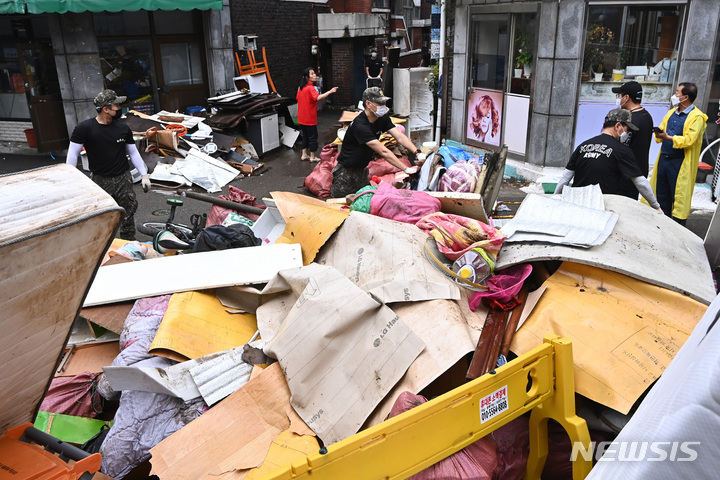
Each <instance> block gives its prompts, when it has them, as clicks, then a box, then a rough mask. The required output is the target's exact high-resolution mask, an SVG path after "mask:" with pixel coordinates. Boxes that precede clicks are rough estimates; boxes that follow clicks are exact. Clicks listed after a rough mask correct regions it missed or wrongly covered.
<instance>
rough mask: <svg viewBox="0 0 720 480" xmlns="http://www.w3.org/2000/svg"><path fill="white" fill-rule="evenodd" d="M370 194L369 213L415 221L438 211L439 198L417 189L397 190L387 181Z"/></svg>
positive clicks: (404, 220) (396, 219) (403, 220)
mask: <svg viewBox="0 0 720 480" xmlns="http://www.w3.org/2000/svg"><path fill="white" fill-rule="evenodd" d="M366 194H367V195H372V199H371V200H370V214H371V215H376V216H378V217H383V218H389V219H391V220H395V221H398V222H404V223H412V224H415V223H417V221H418V220H420V219H421V218H423V217H424V216H425V215H429V214H431V213H435V212H439V211H440V208H441V206H442V205H441V203H440V200H439V199H437V198H435V197H433V196H431V195H428V194H427V193H425V192H418V191H417V190H399V189H397V188H395V187H393V186H392V185H390V184H389V183H387V182H380V184H379V185H378V187H377V190H371V191H368V192H367V193H366Z"/></svg>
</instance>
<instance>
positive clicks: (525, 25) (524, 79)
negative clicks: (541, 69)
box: [510, 13, 537, 95]
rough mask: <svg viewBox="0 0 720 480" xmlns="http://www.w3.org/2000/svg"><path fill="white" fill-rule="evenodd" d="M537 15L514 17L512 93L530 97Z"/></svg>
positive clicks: (523, 14)
mask: <svg viewBox="0 0 720 480" xmlns="http://www.w3.org/2000/svg"><path fill="white" fill-rule="evenodd" d="M535 17H536V14H535V13H520V14H516V15H514V16H513V18H514V20H515V34H514V36H513V57H512V58H513V66H512V67H513V68H512V72H513V75H512V80H511V81H510V93H517V94H520V95H530V81H531V77H532V72H533V64H534V60H535V30H536V28H537V26H536V23H535Z"/></svg>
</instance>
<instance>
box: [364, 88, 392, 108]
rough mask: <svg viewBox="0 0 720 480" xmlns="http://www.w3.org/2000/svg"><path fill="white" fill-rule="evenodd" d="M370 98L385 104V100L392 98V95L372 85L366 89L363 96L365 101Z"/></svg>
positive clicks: (374, 101)
mask: <svg viewBox="0 0 720 480" xmlns="http://www.w3.org/2000/svg"><path fill="white" fill-rule="evenodd" d="M368 100H370V101H371V102H373V103H377V104H378V105H385V102H387V101H388V100H390V97H386V96H385V95H383V91H382V90H381V89H380V87H370V88H366V89H365V91H364V92H363V96H362V101H363V103H365V102H366V101H368Z"/></svg>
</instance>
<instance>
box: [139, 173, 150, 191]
mask: <svg viewBox="0 0 720 480" xmlns="http://www.w3.org/2000/svg"><path fill="white" fill-rule="evenodd" d="M141 182H142V189H143V192H145V193H147V192H148V190H150V175H148V174H145V175H143V176H142V180H141Z"/></svg>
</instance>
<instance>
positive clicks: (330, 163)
mask: <svg viewBox="0 0 720 480" xmlns="http://www.w3.org/2000/svg"><path fill="white" fill-rule="evenodd" d="M339 155H340V151H339V150H338V146H337V145H335V144H332V143H328V144H327V145H325V146H324V147H323V148H322V150H321V151H320V162H319V163H318V164H317V165H315V168H313V171H312V172H310V175H308V176H307V177H305V181H304V182H303V185H304V186H305V188H307V189H308V190H310V191H311V192H312V193H313V194H314V195H317V196H318V198H328V197H329V196H330V187H331V186H332V180H333V175H332V170H333V168H335V165H337V157H338V156H339Z"/></svg>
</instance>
